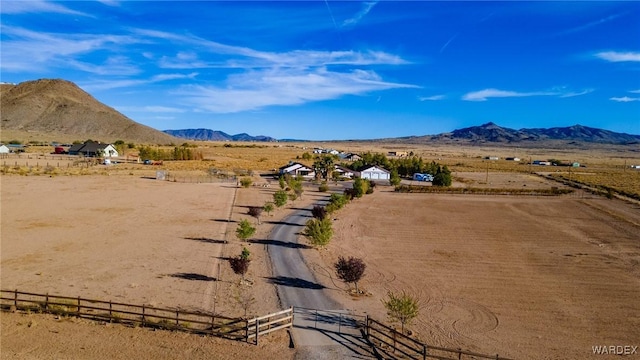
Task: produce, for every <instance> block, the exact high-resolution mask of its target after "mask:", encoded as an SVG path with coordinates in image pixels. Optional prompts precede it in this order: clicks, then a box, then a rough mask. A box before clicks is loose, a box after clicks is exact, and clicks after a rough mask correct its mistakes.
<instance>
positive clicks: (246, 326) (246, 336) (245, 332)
mask: <svg viewBox="0 0 640 360" xmlns="http://www.w3.org/2000/svg"><path fill="white" fill-rule="evenodd" d="M245 322H246V323H247V324H246V325H245V327H244V338H245V341H246V342H249V320H245Z"/></svg>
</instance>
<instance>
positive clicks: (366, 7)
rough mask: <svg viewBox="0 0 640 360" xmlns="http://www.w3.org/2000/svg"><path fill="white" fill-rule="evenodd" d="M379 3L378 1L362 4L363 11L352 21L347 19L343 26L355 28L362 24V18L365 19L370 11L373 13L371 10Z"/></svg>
mask: <svg viewBox="0 0 640 360" xmlns="http://www.w3.org/2000/svg"><path fill="white" fill-rule="evenodd" d="M377 3H378V2H377V1H365V2H363V3H362V9H361V10H360V11H359V12H358V13H357V14H356V15H355V16H354V17H352V18H351V19H347V20H345V21H344V22H343V23H342V26H343V27H345V26H353V25H356V24H357V23H359V22H360V20H362V18H364V17H365V16H366V15H367V14H368V13H369V11H371V9H373V7H374V6H376V4H377Z"/></svg>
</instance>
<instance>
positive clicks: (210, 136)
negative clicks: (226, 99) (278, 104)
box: [164, 129, 277, 141]
mask: <svg viewBox="0 0 640 360" xmlns="http://www.w3.org/2000/svg"><path fill="white" fill-rule="evenodd" d="M164 132H165V133H167V134H169V135H171V136H175V137H179V138H184V139H189V140H201V141H277V140H276V139H274V138H272V137H269V136H263V135H258V136H251V135H249V134H247V133H242V134H236V135H229V134H227V133H226V132H223V131H218V130H209V129H182V130H164Z"/></svg>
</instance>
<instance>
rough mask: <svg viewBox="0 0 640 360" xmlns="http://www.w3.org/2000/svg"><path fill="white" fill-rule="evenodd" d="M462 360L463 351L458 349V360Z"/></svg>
mask: <svg viewBox="0 0 640 360" xmlns="http://www.w3.org/2000/svg"><path fill="white" fill-rule="evenodd" d="M460 359H462V349H461V348H458V360H460Z"/></svg>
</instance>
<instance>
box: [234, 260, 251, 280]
mask: <svg viewBox="0 0 640 360" xmlns="http://www.w3.org/2000/svg"><path fill="white" fill-rule="evenodd" d="M250 262H251V260H249V259H245V258H243V257H242V256H240V255H239V256H236V257H232V258H231V259H229V265H230V266H231V270H233V272H234V273H236V274H238V275H240V276H242V280H244V276H245V275H246V274H247V271H249V263H250Z"/></svg>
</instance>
